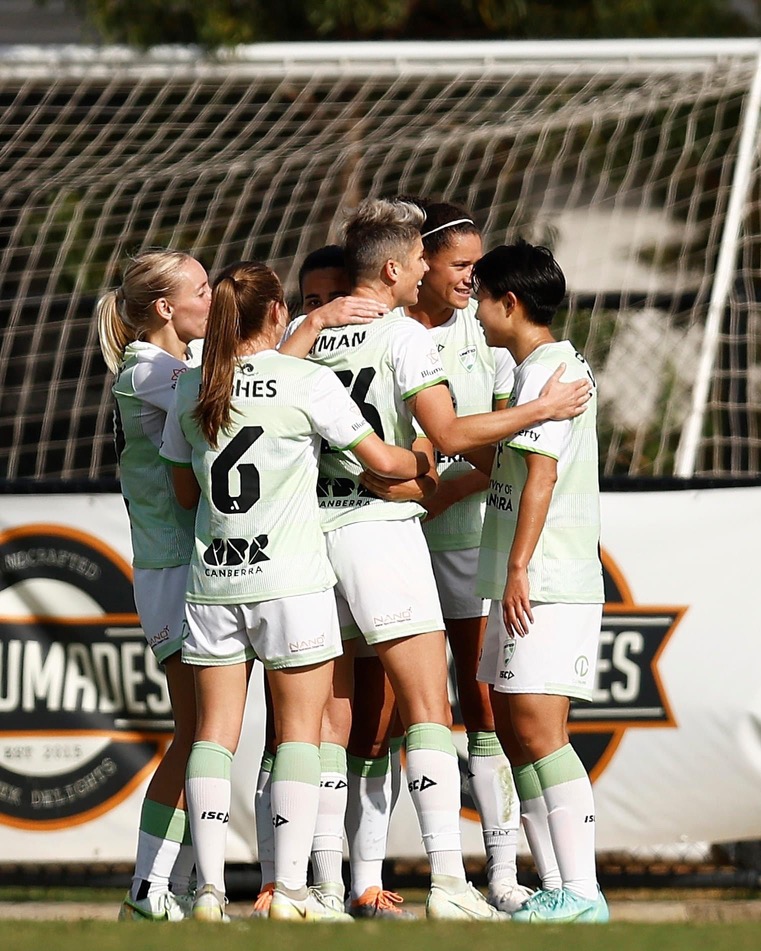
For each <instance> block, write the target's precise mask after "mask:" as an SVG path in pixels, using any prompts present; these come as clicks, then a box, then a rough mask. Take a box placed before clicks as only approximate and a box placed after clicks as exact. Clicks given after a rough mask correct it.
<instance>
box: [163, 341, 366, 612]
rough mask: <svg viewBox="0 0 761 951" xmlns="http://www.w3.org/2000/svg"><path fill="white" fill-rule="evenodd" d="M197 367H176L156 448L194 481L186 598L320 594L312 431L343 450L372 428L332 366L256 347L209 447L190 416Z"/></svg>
mask: <svg viewBox="0 0 761 951" xmlns="http://www.w3.org/2000/svg"><path fill="white" fill-rule="evenodd" d="M200 382H201V371H200V368H199V369H197V370H191V371H190V372H189V373H187V374H185V376H184V377H183V379H182V380H181V381H180V384H179V385H178V387H177V399H176V401H175V407H174V409H173V411H172V412H170V413H169V415H168V416H167V422H166V426H165V428H164V441H163V444H162V447H161V455H162V457H163V458H164V459H166V460H167V461H168V462H171V463H173V464H175V465H192V467H193V471H194V473H195V476H196V478H197V479H198V483H199V485H200V486H201V499H200V501H199V504H198V513H197V516H196V531H195V534H196V539H195V549H194V552H193V558H192V560H191V563H190V577H189V582H188V601H192V602H196V603H201V604H247V603H251V602H257V601H270V600H274V599H275V598H286V597H290V596H293V595H299V594H310V593H312V592H315V591H324V590H325V589H326V588H330V587H332V585H334V584H335V581H336V578H335V575H334V574H333V569H332V568H331V567H330V562H329V561H328V556H327V551H326V547H325V539H324V536H323V534H322V530H321V526H320V513H319V509H318V506H317V496H316V486H317V473H318V458H319V451H320V437H322V438H323V439H325V440H326V441H327V442H328V443H329V444H330V445H331V446H336V447H338V448H339V449H341V450H349V449H351V448H352V447H353V446H356V445H357V443H358V442H360V441H361V440H362V439H364V438H365V437H366V436H368V435H369V434H370V433H372V427H371V426H370V425H369V424H368V423H367V422H365V420H364V419H363V417H362V414H361V413H360V411H359V409H358V407H357V406H356V405H355V404H354V403H353V402H352V400H351V399H350V398H349V395H348V394H347V392H346V390H345V389H344V388H343V387H342V386H341V384H340V383H339V381H338V380H337V378H336V377H335V375H334V374H333V373H331V372H330V371H328V370H326V369H325V368H324V367H320V366H315V365H314V364H310V363H308V362H307V361H306V360H298V359H296V358H295V357H289V356H285V355H284V354H280V353H277V351H275V350H265V351H262V352H261V353H257V354H255V355H254V356H251V357H242V358H240V360H239V361H238V363H237V365H236V368H235V374H234V379H233V391H232V407H233V412H232V426H231V428H230V430H229V431H225V432H220V434H219V445H218V447H217V448H216V449H212V448H211V447H210V446H209V445H208V444H207V442H206V441H205V439H204V438H203V436H202V435H201V433H200V431H199V429H198V425H197V423H196V421H195V419H194V418H193V412H194V410H195V408H196V403H197V397H198V388H199V385H200Z"/></svg>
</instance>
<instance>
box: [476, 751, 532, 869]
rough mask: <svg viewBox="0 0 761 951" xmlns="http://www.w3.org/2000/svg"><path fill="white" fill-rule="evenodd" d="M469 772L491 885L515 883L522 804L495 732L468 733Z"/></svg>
mask: <svg viewBox="0 0 761 951" xmlns="http://www.w3.org/2000/svg"><path fill="white" fill-rule="evenodd" d="M468 773H469V775H470V794H471V796H472V797H473V801H474V802H475V804H476V809H477V810H478V814H479V816H480V817H481V827H482V829H483V836H484V848H485V849H486V876H487V878H488V880H489V884H490V885H491V884H492V883H495V884H496V883H497V882H500V883H505V884H513V885H514V884H515V883H516V882H517V880H518V879H517V868H516V853H517V848H518V828H519V826H520V821H521V814H520V804H519V802H518V794H517V793H516V791H515V784H514V783H513V774H512V772H511V770H510V763H509V761H508V759H507V757H506V756H505V754H504V753H503V751H502V747H501V746H500V743H499V740H498V739H497V734H496V733H469V734H468Z"/></svg>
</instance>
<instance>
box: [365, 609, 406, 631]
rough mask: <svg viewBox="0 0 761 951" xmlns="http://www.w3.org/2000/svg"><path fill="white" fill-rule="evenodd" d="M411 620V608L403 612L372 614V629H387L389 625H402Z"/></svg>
mask: <svg viewBox="0 0 761 951" xmlns="http://www.w3.org/2000/svg"><path fill="white" fill-rule="evenodd" d="M411 620H412V608H411V607H409V608H405V609H404V610H403V611H392V612H391V613H390V614H374V615H373V627H375V628H378V627H388V625H389V624H403V623H405V622H406V621H411Z"/></svg>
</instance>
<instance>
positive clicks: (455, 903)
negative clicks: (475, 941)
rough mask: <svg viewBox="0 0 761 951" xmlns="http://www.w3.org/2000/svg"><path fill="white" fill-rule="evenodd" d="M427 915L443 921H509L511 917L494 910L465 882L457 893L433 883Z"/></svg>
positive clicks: (427, 901) (426, 904)
mask: <svg viewBox="0 0 761 951" xmlns="http://www.w3.org/2000/svg"><path fill="white" fill-rule="evenodd" d="M425 914H426V917H427V918H432V919H437V920H442V921H507V920H508V918H509V917H510V916H509V915H506V914H504V913H503V912H501V911H497V909H496V908H493V907H492V906H491V905H490V904H489V902H488V901H487V900H486V899H485V898H484V896H483V895H482V894H481V892H479V891H478V889H476V888H474V887H473V885H471V883H470V882H467V883H466V882H463V883H462V884H461V886H460V888H459V890H457V891H453V890H450V889H446V888H442V887H441V885H440V884H437V883H436V882H434V883H432V885H431V890H430V892H429V893H428V898H427V899H426V903H425Z"/></svg>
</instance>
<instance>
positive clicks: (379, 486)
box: [359, 438, 439, 505]
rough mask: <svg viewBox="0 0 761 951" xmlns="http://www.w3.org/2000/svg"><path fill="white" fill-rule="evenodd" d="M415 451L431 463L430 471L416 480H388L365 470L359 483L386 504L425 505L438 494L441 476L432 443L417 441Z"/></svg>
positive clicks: (422, 440)
mask: <svg viewBox="0 0 761 951" xmlns="http://www.w3.org/2000/svg"><path fill="white" fill-rule="evenodd" d="M412 449H413V451H418V452H424V453H425V454H426V455H427V457H428V461H429V466H428V471H427V472H426V473H424V474H423V475H421V476H418V477H417V478H416V479H386V478H384V477H383V476H379V475H378V474H377V473H375V472H370V471H368V470H365V471H364V472H362V473H361V474H360V477H359V481H360V482H361V484H362V485H363V486H364V487H365V488H366V489H369V490H370V491H371V492H372V493H373V494H374V495H377V496H378V498H379V499H385V501H386V502H410V501H411V502H419V503H420V504H421V505H423V504H424V503H425V500H426V499H429V498H431V497H432V496H433V494H434V493H435V492H436V488H437V485H438V484H439V476H438V473H437V471H436V458H435V454H434V449H433V445H432V443H431V441H430V440H429V439H425V438H419V439H416V440H415V442H414V443H413V444H412Z"/></svg>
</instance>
